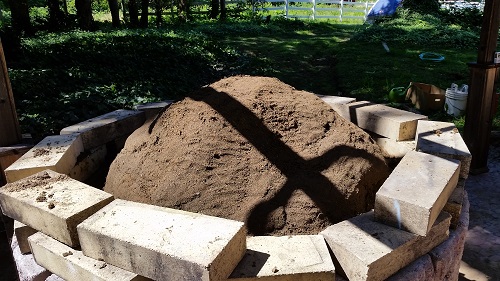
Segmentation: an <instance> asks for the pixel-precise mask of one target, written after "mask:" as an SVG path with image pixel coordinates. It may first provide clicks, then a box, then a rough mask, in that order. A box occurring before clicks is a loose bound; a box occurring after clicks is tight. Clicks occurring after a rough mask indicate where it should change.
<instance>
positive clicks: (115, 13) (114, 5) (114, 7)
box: [108, 0, 120, 27]
mask: <svg viewBox="0 0 500 281" xmlns="http://www.w3.org/2000/svg"><path fill="white" fill-rule="evenodd" d="M108 5H109V11H110V12H111V24H112V25H113V27H119V26H120V8H119V6H118V0H108Z"/></svg>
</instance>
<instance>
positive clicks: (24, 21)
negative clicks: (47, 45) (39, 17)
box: [8, 0, 33, 35]
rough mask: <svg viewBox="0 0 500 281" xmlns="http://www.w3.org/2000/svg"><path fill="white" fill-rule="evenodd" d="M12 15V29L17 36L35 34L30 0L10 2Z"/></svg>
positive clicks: (10, 0) (12, 0) (11, 0)
mask: <svg viewBox="0 0 500 281" xmlns="http://www.w3.org/2000/svg"><path fill="white" fill-rule="evenodd" d="M8 3H9V6H10V13H11V17H12V27H13V29H14V32H15V33H16V34H17V35H20V34H21V33H22V32H25V33H26V34H27V35H32V34H33V27H32V26H31V22H30V12H29V7H28V0H9V1H8Z"/></svg>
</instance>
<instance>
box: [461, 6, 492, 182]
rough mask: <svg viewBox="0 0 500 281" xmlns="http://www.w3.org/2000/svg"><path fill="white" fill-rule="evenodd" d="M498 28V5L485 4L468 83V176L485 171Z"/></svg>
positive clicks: (466, 122)
mask: <svg viewBox="0 0 500 281" xmlns="http://www.w3.org/2000/svg"><path fill="white" fill-rule="evenodd" d="M499 24H500V1H497V0H486V3H485V6H484V12H483V25H482V28H481V37H480V46H479V53H478V56H477V63H470V64H469V67H470V70H471V80H470V87H469V95H468V98H467V109H466V118H465V127H464V140H465V142H466V143H467V146H468V147H469V150H470V151H471V154H472V162H471V169H470V170H471V173H473V174H474V173H475V174H478V173H484V172H487V171H488V165H487V164H488V151H489V143H490V134H491V121H492V114H491V112H492V110H493V109H492V104H494V98H495V94H494V91H495V80H496V76H497V68H498V65H497V64H494V62H493V59H494V54H495V50H496V47H497V38H498V29H499Z"/></svg>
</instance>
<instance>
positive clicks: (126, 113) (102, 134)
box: [61, 109, 145, 149]
mask: <svg viewBox="0 0 500 281" xmlns="http://www.w3.org/2000/svg"><path fill="white" fill-rule="evenodd" d="M144 121H145V114H144V112H142V111H133V110H124V109H119V110H115V111H113V112H110V113H106V114H104V115H101V116H98V117H95V118H92V119H89V120H87V121H84V122H81V123H78V124H75V125H72V126H69V127H66V128H64V129H62V130H61V135H66V134H74V133H79V134H81V137H82V141H83V146H84V147H85V149H91V148H94V147H98V146H101V145H104V144H106V143H107V142H110V141H113V140H114V139H117V138H119V137H122V136H126V135H130V134H131V133H132V132H133V131H135V129H137V128H139V127H140V126H142V125H143V124H144Z"/></svg>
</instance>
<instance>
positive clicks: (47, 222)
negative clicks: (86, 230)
mask: <svg viewBox="0 0 500 281" xmlns="http://www.w3.org/2000/svg"><path fill="white" fill-rule="evenodd" d="M112 200H113V196H112V195H111V194H109V193H106V192H104V191H101V190H98V189H96V188H94V187H92V186H89V185H86V184H83V183H81V182H79V181H76V180H74V179H71V178H70V177H68V176H66V175H62V174H58V173H56V172H53V171H50V170H46V171H43V172H40V173H38V174H35V175H33V176H30V177H28V178H26V179H23V180H20V181H18V182H15V183H11V184H7V185H5V186H4V187H3V188H1V189H0V205H1V207H2V211H3V213H4V214H5V215H7V216H9V217H11V218H13V219H15V220H17V221H20V222H22V223H24V224H26V225H28V226H30V227H32V228H34V229H36V230H38V231H40V232H43V233H45V234H47V235H49V236H51V237H53V238H55V239H57V240H59V241H61V242H63V243H65V244H67V245H70V246H72V247H74V246H78V244H79V243H78V235H77V231H76V226H77V225H78V224H79V223H80V222H82V221H83V220H84V219H86V218H87V217H89V216H90V215H92V214H93V213H95V212H96V211H97V210H99V209H100V208H102V207H104V206H105V205H106V204H108V203H109V202H111V201H112Z"/></svg>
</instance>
